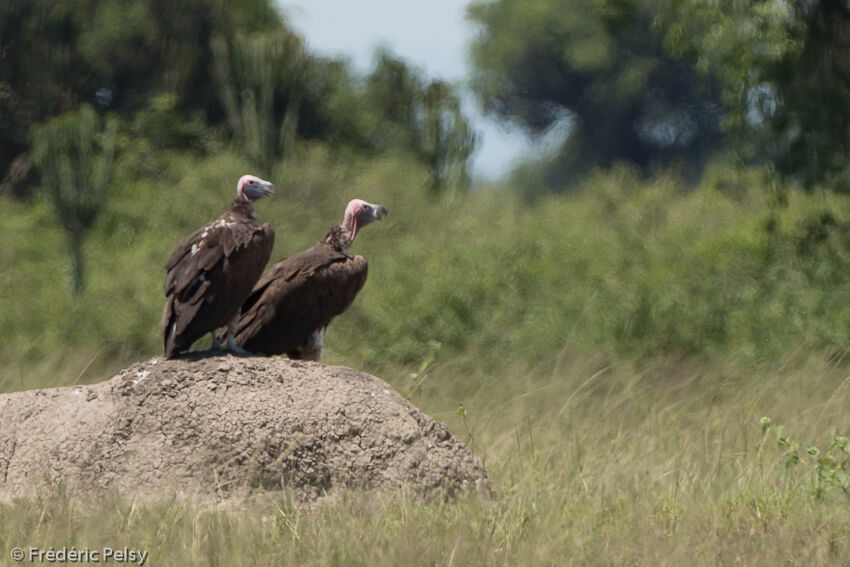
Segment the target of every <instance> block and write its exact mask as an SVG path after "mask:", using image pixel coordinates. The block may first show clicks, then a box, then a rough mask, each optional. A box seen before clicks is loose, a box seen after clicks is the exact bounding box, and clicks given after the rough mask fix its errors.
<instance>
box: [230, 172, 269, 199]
mask: <svg viewBox="0 0 850 567" xmlns="http://www.w3.org/2000/svg"><path fill="white" fill-rule="evenodd" d="M274 192H275V187H274V185H272V184H271V183H269V182H268V181H265V180H263V179H260V178H259V177H256V176H254V175H243V176H242V177H240V178H239V183H238V184H237V185H236V195H237V196H239V197H241V198H243V199H247V200H249V201H252V202H253V201H256V200H257V199H259V198H260V197H270V196H272V195H274Z"/></svg>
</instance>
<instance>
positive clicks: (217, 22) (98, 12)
mask: <svg viewBox="0 0 850 567" xmlns="http://www.w3.org/2000/svg"><path fill="white" fill-rule="evenodd" d="M282 27H283V23H282V21H281V18H280V17H279V15H278V14H277V12H276V11H275V8H274V3H273V2H272V0H186V1H183V2H170V1H167V0H134V1H133V2H126V1H125V0H97V1H94V0H27V1H25V2H19V1H16V0H0V181H2V180H4V178H5V180H6V183H9V182H10V181H14V180H15V179H17V178H18V177H20V174H17V175H15V176H10V175H9V169H10V166H11V164H12V163H13V161H15V160H16V158H18V159H17V162H16V163H18V164H19V165H24V164H26V163H27V160H26V159H22V158H21V157H20V156H23V155H24V154H25V153H26V152H27V149H28V146H29V131H30V127H31V126H32V125H33V124H35V123H37V122H41V121H43V120H44V119H45V118H47V117H48V116H55V115H58V114H61V113H63V112H67V111H69V110H72V109H74V108H77V107H78V106H79V105H80V104H82V103H87V104H90V105H92V106H93V107H94V108H95V109H96V110H97V111H98V112H104V111H116V112H118V113H120V114H121V115H122V116H123V117H125V118H128V119H129V118H130V115H131V114H132V113H134V112H135V111H136V110H138V109H140V108H146V107H148V106H149V104H150V99H151V98H152V97H155V96H157V95H159V94H161V93H173V95H174V96H175V97H176V99H175V102H174V105H173V106H174V108H175V111H177V112H180V113H183V114H185V115H186V118H189V117H190V115H191V114H193V113H196V112H198V111H201V112H202V113H203V114H204V115H205V116H206V119H207V120H208V121H209V122H210V123H213V124H215V123H217V122H218V121H220V120H223V119H224V112H223V110H222V107H221V105H220V103H219V100H218V97H217V96H216V89H215V88H214V80H213V78H212V73H211V69H212V62H213V55H212V46H211V39H212V37H214V36H216V35H220V36H224V37H232V36H233V35H235V34H236V32H237V31H240V30H245V31H251V32H258V31H269V30H275V29H281V28H282ZM12 188H13V190H15V192H16V193H17V194H23V193H24V192H25V191H26V187H25V186H22V185H20V184H18V185H14V184H13V187H12Z"/></svg>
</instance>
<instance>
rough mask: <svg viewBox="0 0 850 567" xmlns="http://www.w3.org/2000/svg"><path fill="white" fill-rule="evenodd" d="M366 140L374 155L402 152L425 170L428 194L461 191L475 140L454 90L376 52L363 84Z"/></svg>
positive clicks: (382, 51)
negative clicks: (456, 188)
mask: <svg viewBox="0 0 850 567" xmlns="http://www.w3.org/2000/svg"><path fill="white" fill-rule="evenodd" d="M364 96H365V99H366V101H365V105H366V112H367V115H368V116H369V119H368V121H366V122H365V123H366V124H367V127H366V131H367V139H368V140H370V143H371V146H372V147H373V148H374V149H375V150H377V151H393V150H399V149H401V150H402V151H405V152H407V153H409V154H410V155H412V156H413V157H414V158H415V159H416V160H417V161H419V162H420V163H422V164H423V165H424V166H425V167H427V168H428V171H429V174H430V178H431V179H430V182H429V188H430V190H431V191H433V192H435V193H438V192H441V191H443V190H444V189H445V188H446V187H447V186H449V185H456V186H459V187H466V186H467V185H468V183H469V175H468V172H467V168H466V166H467V162H468V161H469V157H470V156H471V155H472V152H473V151H474V150H475V143H476V137H475V132H474V130H473V129H472V127H471V125H470V123H469V120H468V119H467V118H466V116H465V115H464V114H463V112H462V110H461V107H460V97H459V96H458V94H457V91H456V89H455V88H454V87H453V86H452V85H450V84H448V83H445V82H443V81H439V80H432V81H426V80H425V79H424V78H423V77H422V75H421V73H420V72H418V71H417V70H416V69H415V68H413V67H410V66H409V65H407V64H406V63H405V62H404V61H403V60H401V59H398V58H396V57H394V56H393V55H392V54H390V53H389V52H388V51H386V50H379V51H378V52H377V56H376V64H375V68H374V70H373V71H372V73H370V74H369V76H368V77H367V79H366V87H365V94H364Z"/></svg>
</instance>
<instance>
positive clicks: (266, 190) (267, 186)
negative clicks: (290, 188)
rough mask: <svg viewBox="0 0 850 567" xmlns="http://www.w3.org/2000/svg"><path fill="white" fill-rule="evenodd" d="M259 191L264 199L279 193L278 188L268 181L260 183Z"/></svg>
mask: <svg viewBox="0 0 850 567" xmlns="http://www.w3.org/2000/svg"><path fill="white" fill-rule="evenodd" d="M257 189H259V191H260V193H262V194H263V197H271V196H273V195H274V194H275V193H276V192H277V188H276V187H275V186H274V185H272V184H271V183H269V182H268V181H263V182H262V183H260V185H259V187H257Z"/></svg>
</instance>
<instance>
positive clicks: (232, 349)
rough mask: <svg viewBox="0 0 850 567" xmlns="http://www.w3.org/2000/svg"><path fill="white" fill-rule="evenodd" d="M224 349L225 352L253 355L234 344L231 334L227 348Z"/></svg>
mask: <svg viewBox="0 0 850 567" xmlns="http://www.w3.org/2000/svg"><path fill="white" fill-rule="evenodd" d="M223 348H224V350H229V351H230V352H232V353H235V354H251V353H250V352H248V351H247V350H245V349H244V348H242V347H241V346H239V345H237V344H236V343H235V342H233V335H231V334H230V333H227V346H226V347H223Z"/></svg>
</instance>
